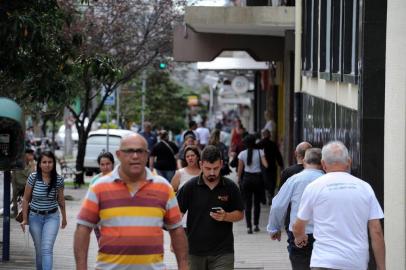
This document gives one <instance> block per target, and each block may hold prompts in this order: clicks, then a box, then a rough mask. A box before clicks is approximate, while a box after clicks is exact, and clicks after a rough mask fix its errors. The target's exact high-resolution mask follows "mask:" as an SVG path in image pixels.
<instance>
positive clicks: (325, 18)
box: [319, 0, 331, 80]
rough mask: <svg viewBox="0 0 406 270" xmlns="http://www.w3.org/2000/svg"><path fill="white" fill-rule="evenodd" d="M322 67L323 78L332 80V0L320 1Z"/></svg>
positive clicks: (320, 74)
mask: <svg viewBox="0 0 406 270" xmlns="http://www.w3.org/2000/svg"><path fill="white" fill-rule="evenodd" d="M319 66H320V69H319V76H320V78H321V79H325V80H331V0H323V1H320V65H319Z"/></svg>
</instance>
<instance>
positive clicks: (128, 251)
mask: <svg viewBox="0 0 406 270" xmlns="http://www.w3.org/2000/svg"><path fill="white" fill-rule="evenodd" d="M118 168H119V166H117V167H116V168H115V169H114V171H113V172H112V173H111V174H109V175H106V176H103V177H101V178H99V179H97V181H96V182H95V183H94V184H93V185H91V186H90V187H89V190H88V192H87V194H86V197H85V199H84V201H83V204H82V207H81V209H80V212H79V215H78V221H77V223H78V224H82V225H85V226H89V227H92V228H93V227H95V226H98V227H100V239H99V252H98V256H97V262H96V269H118V270H122V269H143V270H144V269H145V270H146V269H165V265H164V263H163V255H164V248H163V231H162V227H163V226H165V227H166V228H167V229H168V230H171V229H174V228H177V227H179V226H182V222H181V221H182V217H181V212H180V210H179V206H178V202H177V200H176V197H175V193H174V192H173V189H172V187H171V185H170V184H169V183H168V181H166V180H165V179H164V178H162V177H160V176H157V175H153V174H152V173H151V171H150V170H149V169H147V168H145V170H146V176H147V177H146V178H147V181H146V183H145V184H144V185H143V186H142V187H141V188H140V189H139V190H137V191H136V192H132V191H131V190H130V188H129V187H128V186H127V185H126V184H125V183H124V182H123V181H122V180H120V177H119V174H118Z"/></svg>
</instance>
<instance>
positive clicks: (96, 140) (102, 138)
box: [87, 135, 121, 145]
mask: <svg viewBox="0 0 406 270" xmlns="http://www.w3.org/2000/svg"><path fill="white" fill-rule="evenodd" d="M120 140H121V138H120V137H117V136H112V135H110V136H109V144H115V145H119V144H120ZM106 142H107V136H106V135H92V136H90V137H89V138H88V139H87V144H97V145H106Z"/></svg>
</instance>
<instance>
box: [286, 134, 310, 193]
mask: <svg viewBox="0 0 406 270" xmlns="http://www.w3.org/2000/svg"><path fill="white" fill-rule="evenodd" d="M309 148H312V145H311V144H310V143H308V142H301V143H299V144H298V145H297V146H296V149H295V159H296V164H294V165H292V166H289V167H287V168H286V169H284V170H283V171H282V173H281V183H280V186H282V185H283V184H284V183H285V182H286V180H288V178H290V177H291V176H292V175H294V174H297V173H299V172H301V171H303V169H304V166H303V159H304V156H305V153H306V150H307V149H309Z"/></svg>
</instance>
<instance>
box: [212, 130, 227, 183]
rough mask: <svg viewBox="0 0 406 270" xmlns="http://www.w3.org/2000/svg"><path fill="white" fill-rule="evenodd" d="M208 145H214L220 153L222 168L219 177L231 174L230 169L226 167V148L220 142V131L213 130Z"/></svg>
mask: <svg viewBox="0 0 406 270" xmlns="http://www.w3.org/2000/svg"><path fill="white" fill-rule="evenodd" d="M209 145H214V146H216V147H217V148H218V149H219V151H220V153H221V158H222V160H223V167H222V168H221V171H220V173H221V175H222V176H226V175H229V174H230V173H231V170H230V167H229V165H228V160H229V158H228V148H227V146H226V145H225V144H224V143H222V142H221V141H220V130H219V129H214V130H213V131H212V132H211V134H210V139H209Z"/></svg>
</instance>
